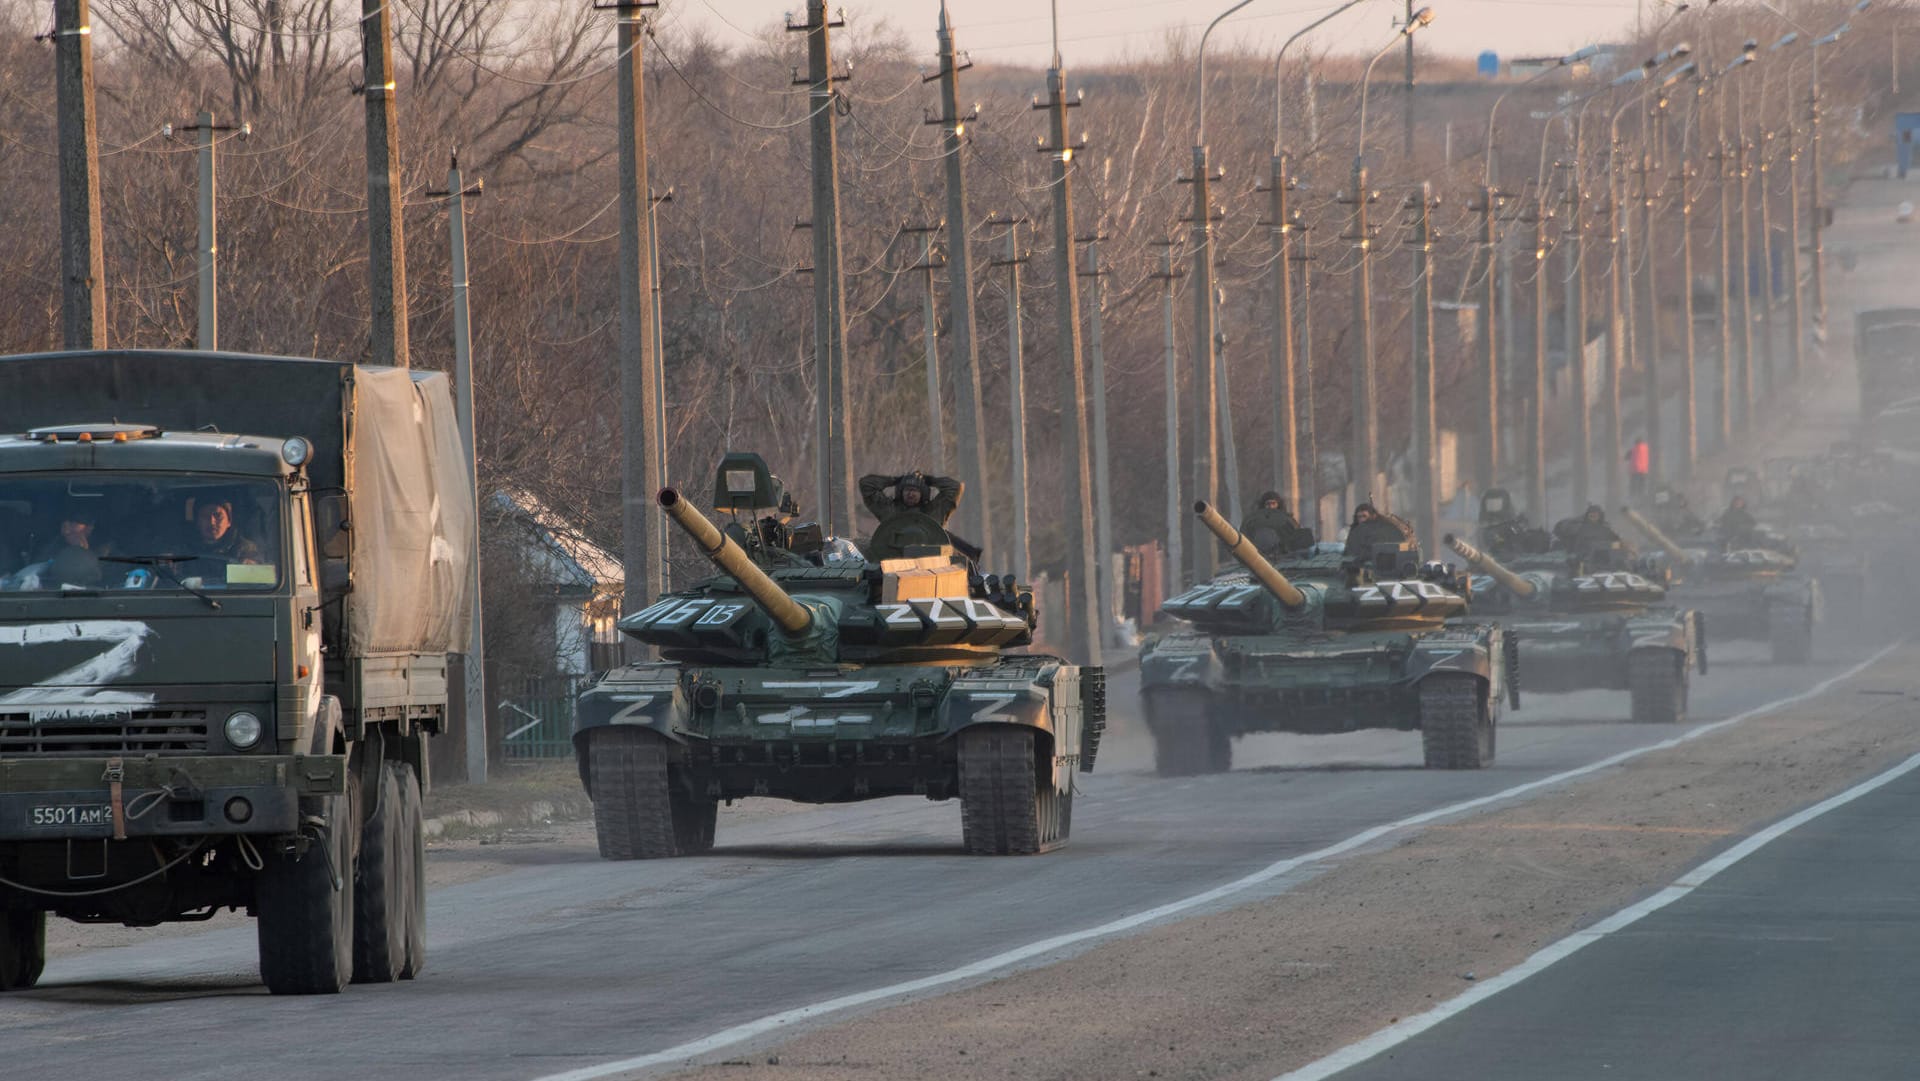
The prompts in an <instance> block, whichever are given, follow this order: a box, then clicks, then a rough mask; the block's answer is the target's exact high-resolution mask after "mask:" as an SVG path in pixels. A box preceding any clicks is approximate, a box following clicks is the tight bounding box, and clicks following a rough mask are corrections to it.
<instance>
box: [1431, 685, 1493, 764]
mask: <svg viewBox="0 0 1920 1081" xmlns="http://www.w3.org/2000/svg"><path fill="white" fill-rule="evenodd" d="M1420 743H1421V746H1422V748H1423V749H1424V750H1425V751H1426V760H1427V768H1428V769H1480V768H1482V767H1484V766H1486V765H1487V764H1488V763H1489V762H1492V761H1493V710H1492V708H1491V707H1489V706H1488V704H1487V700H1486V695H1485V694H1483V693H1482V692H1481V689H1480V681H1479V680H1478V679H1475V678H1474V677H1472V676H1468V675H1435V676H1428V677H1427V678H1426V679H1424V680H1422V681H1421V682H1420Z"/></svg>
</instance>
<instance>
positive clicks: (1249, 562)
mask: <svg viewBox="0 0 1920 1081" xmlns="http://www.w3.org/2000/svg"><path fill="white" fill-rule="evenodd" d="M1193 512H1194V513H1195V514H1197V515H1199V516H1200V524H1201V525H1204V526H1206V527H1207V529H1208V530H1209V531H1210V532H1212V533H1213V535H1214V536H1216V537H1219V538H1220V543H1222V544H1224V545H1226V546H1227V553H1228V554H1229V555H1231V556H1233V558H1235V559H1237V560H1239V561H1240V565H1241V566H1243V567H1245V568H1247V573H1249V574H1251V575H1253V578H1254V581H1256V582H1259V583H1260V584H1261V585H1263V586H1265V587H1267V592H1269V593H1271V594H1273V597H1274V599H1275V600H1277V601H1279V602H1280V604H1281V606H1282V607H1284V608H1286V609H1287V610H1288V611H1290V612H1297V611H1299V610H1300V609H1302V608H1305V607H1306V605H1307V596H1306V594H1304V593H1302V592H1300V589H1299V587H1297V586H1295V585H1294V584H1293V583H1292V582H1289V581H1287V576H1286V575H1284V574H1281V573H1280V572H1279V571H1278V570H1277V569H1275V568H1274V565H1273V564H1271V563H1269V562H1267V558H1266V557H1265V556H1263V555H1261V554H1260V549H1259V548H1256V547H1255V546H1254V544H1253V542H1252V541H1250V540H1248V539H1247V538H1246V537H1245V536H1244V535H1242V534H1241V532H1240V531H1239V530H1237V529H1235V528H1233V526H1232V525H1230V524H1229V523H1228V522H1227V520H1226V519H1225V518H1222V517H1220V513H1219V512H1218V511H1216V510H1214V509H1213V508H1212V507H1210V506H1208V505H1207V503H1206V501H1205V500H1202V501H1201V502H1199V503H1195V504H1194V505H1193Z"/></svg>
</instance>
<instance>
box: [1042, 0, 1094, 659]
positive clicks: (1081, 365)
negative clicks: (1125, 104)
mask: <svg viewBox="0 0 1920 1081" xmlns="http://www.w3.org/2000/svg"><path fill="white" fill-rule="evenodd" d="M1055 37H1056V39H1057V38H1058V34H1057V33H1056V35H1055ZM1042 104H1043V103H1041V102H1035V103H1034V108H1035V109H1039V108H1040V107H1041V106H1042ZM1079 104H1080V102H1079V100H1078V99H1077V98H1076V99H1075V100H1073V101H1068V100H1067V72H1066V67H1065V66H1064V65H1063V64H1062V63H1061V61H1060V49H1059V46H1058V45H1057V44H1056V45H1055V47H1054V50H1053V66H1052V67H1051V68H1049V69H1047V101H1046V102H1045V103H1044V106H1045V108H1046V110H1047V113H1048V115H1049V117H1050V118H1051V120H1052V124H1051V128H1052V131H1051V135H1052V143H1051V145H1049V144H1048V143H1047V142H1044V141H1043V142H1041V143H1040V145H1039V147H1038V149H1039V151H1040V152H1041V153H1042V154H1045V155H1046V156H1047V166H1048V169H1047V172H1048V177H1047V186H1048V187H1049V188H1052V189H1053V260H1054V263H1053V274H1054V289H1055V290H1056V291H1057V292H1058V294H1059V296H1058V298H1057V299H1056V300H1055V301H1054V330H1055V334H1056V335H1057V337H1058V340H1059V348H1060V361H1061V365H1062V367H1063V368H1064V370H1063V371H1062V372H1061V373H1060V375H1061V388H1060V420H1061V432H1060V438H1061V448H1060V450H1061V453H1062V454H1063V455H1064V457H1065V464H1066V478H1065V479H1066V483H1067V492H1066V493H1065V494H1066V496H1067V499H1066V504H1067V506H1066V515H1067V521H1066V525H1067V530H1066V534H1067V574H1068V577H1069V578H1071V579H1072V580H1071V581H1070V582H1068V583H1067V589H1068V592H1067V643H1066V644H1067V656H1068V657H1069V658H1070V659H1072V660H1073V661H1075V662H1077V663H1079V664H1099V663H1100V645H1101V638H1100V628H1101V626H1102V622H1101V615H1100V606H1099V592H1100V577H1101V576H1100V574H1099V572H1098V571H1097V570H1096V569H1095V568H1096V567H1097V566H1098V565H1099V561H1100V560H1104V559H1105V558H1106V556H1107V553H1105V552H1100V553H1097V554H1096V553H1095V551H1094V542H1093V535H1094V529H1093V488H1094V481H1093V451H1092V443H1093V437H1092V433H1091V432H1090V431H1089V423H1088V418H1087V412H1088V410H1087V364H1086V357H1085V354H1083V353H1082V352H1081V348H1080V277H1079V271H1078V268H1077V263H1078V262H1079V259H1078V255H1079V253H1078V252H1076V251H1075V250H1074V244H1073V240H1074V231H1073V155H1074V154H1075V152H1077V151H1079V150H1081V149H1084V148H1085V147H1086V140H1085V139H1081V140H1080V141H1079V142H1078V143H1076V142H1074V140H1073V138H1072V136H1071V135H1069V134H1068V132H1067V110H1068V109H1070V108H1073V107H1075V106H1077V105H1079Z"/></svg>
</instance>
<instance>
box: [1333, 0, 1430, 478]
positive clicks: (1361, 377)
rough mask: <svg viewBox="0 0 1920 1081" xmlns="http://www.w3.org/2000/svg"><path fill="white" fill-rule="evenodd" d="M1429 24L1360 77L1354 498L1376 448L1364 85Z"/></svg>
mask: <svg viewBox="0 0 1920 1081" xmlns="http://www.w3.org/2000/svg"><path fill="white" fill-rule="evenodd" d="M1432 23H1433V9H1432V8H1430V7H1425V8H1421V9H1420V10H1419V11H1416V12H1414V13H1413V17H1412V18H1411V19H1408V20H1407V22H1406V25H1405V26H1402V27H1401V28H1400V30H1399V32H1398V33H1396V34H1395V35H1394V38H1393V40H1392V41H1389V42H1388V43H1387V44H1386V46H1385V47H1383V48H1382V49H1381V50H1380V51H1379V52H1377V53H1374V54H1373V58H1372V59H1371V60H1368V61H1367V67H1366V70H1365V71H1364V72H1363V73H1362V74H1361V76H1360V134H1359V138H1358V142H1357V145H1356V146H1355V148H1354V154H1353V237H1354V244H1355V245H1356V246H1357V247H1358V248H1359V251H1360V261H1359V265H1358V267H1356V268H1355V271H1354V275H1355V277H1354V289H1353V324H1354V331H1355V333H1354V336H1353V338H1354V366H1353V382H1354V385H1353V457H1352V459H1351V460H1350V461H1349V463H1348V464H1349V469H1348V474H1349V477H1348V479H1349V480H1351V481H1352V482H1353V485H1354V495H1355V498H1356V500H1359V499H1365V498H1366V497H1367V495H1368V494H1369V491H1370V488H1371V486H1372V485H1373V482H1374V478H1375V477H1377V476H1378V475H1379V465H1378V458H1377V448H1376V447H1375V446H1374V442H1375V440H1374V428H1375V427H1376V426H1377V423H1378V420H1379V415H1378V409H1379V403H1378V402H1377V401H1376V400H1375V396H1374V355H1373V241H1372V238H1371V236H1370V235H1369V228H1368V225H1367V202H1368V200H1369V199H1371V198H1372V196H1371V195H1370V194H1369V193H1368V191H1367V84H1368V83H1369V82H1370V81H1371V80H1372V77H1373V66H1374V65H1375V64H1377V63H1379V62H1380V58H1381V57H1383V56H1385V55H1387V53H1388V52H1390V51H1391V50H1392V49H1393V47H1394V46H1395V45H1396V44H1398V43H1399V42H1400V41H1402V40H1404V39H1406V38H1410V37H1412V36H1413V35H1414V33H1415V32H1416V31H1418V30H1420V29H1421V28H1422V27H1425V26H1429V25H1431V24H1432ZM1383 494H1384V493H1383Z"/></svg>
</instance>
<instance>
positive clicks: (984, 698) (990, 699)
mask: <svg viewBox="0 0 1920 1081" xmlns="http://www.w3.org/2000/svg"><path fill="white" fill-rule="evenodd" d="M1019 697H1020V696H1019V695H1017V694H1011V693H1008V692H1004V691H1003V692H996V693H993V694H976V695H972V696H970V699H969V700H970V701H971V702H972V703H973V705H974V710H973V723H974V724H990V723H992V722H994V721H1003V722H1005V723H1007V724H1015V723H1018V721H1019V720H1020V718H1018V717H1015V716H1014V715H1012V714H1011V713H1008V712H1007V711H1006V707H1008V706H1010V705H1012V704H1013V700H1014V699H1016V698H1019Z"/></svg>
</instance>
